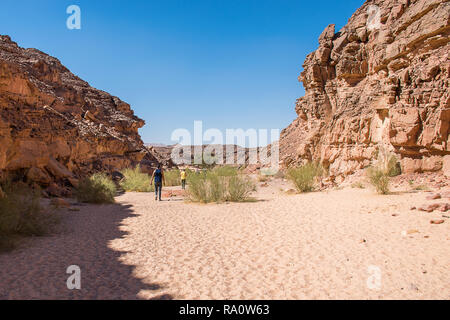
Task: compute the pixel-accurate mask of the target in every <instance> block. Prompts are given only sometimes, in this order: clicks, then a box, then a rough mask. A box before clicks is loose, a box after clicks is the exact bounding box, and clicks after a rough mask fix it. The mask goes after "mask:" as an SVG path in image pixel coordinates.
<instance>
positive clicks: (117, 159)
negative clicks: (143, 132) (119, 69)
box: [0, 36, 154, 186]
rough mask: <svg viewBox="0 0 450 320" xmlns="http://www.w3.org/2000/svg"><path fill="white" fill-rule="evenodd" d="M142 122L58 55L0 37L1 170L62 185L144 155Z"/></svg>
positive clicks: (135, 160)
mask: <svg viewBox="0 0 450 320" xmlns="http://www.w3.org/2000/svg"><path fill="white" fill-rule="evenodd" d="M143 125H144V121H143V120H141V119H139V118H138V117H136V116H135V115H134V114H133V111H132V110H131V109H130V106H129V105H128V104H127V103H125V102H123V101H121V100H120V99H119V98H117V97H114V96H111V95H109V94H108V93H106V92H103V91H100V90H97V89H94V88H92V87H91V86H90V85H89V84H88V83H87V82H85V81H83V80H81V79H80V78H78V77H76V76H75V75H73V74H72V73H71V72H70V71H69V70H68V69H67V68H65V67H64V66H63V65H62V64H61V63H60V62H59V61H58V60H57V59H55V58H53V57H50V56H48V55H46V54H44V53H42V52H40V51H38V50H36V49H23V48H20V47H19V46H18V45H17V44H16V43H15V42H13V41H11V39H10V38H9V37H8V36H0V172H3V173H5V172H16V173H19V174H21V175H23V177H24V179H26V180H27V181H29V182H35V183H38V184H39V185H44V186H46V185H50V184H52V183H55V182H56V183H58V184H59V185H64V184H65V185H68V186H69V185H70V184H72V185H74V184H76V182H77V178H79V177H82V176H83V175H85V174H88V173H91V172H95V171H100V170H109V171H111V170H119V169H122V168H124V167H127V166H129V165H132V164H133V163H134V164H136V163H139V162H140V161H141V160H142V159H143V158H144V157H145V158H146V159H147V160H149V161H151V160H154V158H153V157H152V155H151V154H150V153H149V152H148V150H147V149H145V147H144V146H143V143H142V141H141V138H140V136H139V134H138V129H139V128H141V127H142V126H143Z"/></svg>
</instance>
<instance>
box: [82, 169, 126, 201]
mask: <svg viewBox="0 0 450 320" xmlns="http://www.w3.org/2000/svg"><path fill="white" fill-rule="evenodd" d="M116 193H117V188H116V185H115V184H114V182H113V181H112V180H111V178H109V177H108V176H107V175H106V174H104V173H96V174H93V175H92V176H90V177H89V178H85V179H83V180H81V181H80V183H79V185H78V188H77V192H76V194H77V199H78V201H80V202H86V203H95V204H101V203H114V202H115V200H114V197H115V196H116Z"/></svg>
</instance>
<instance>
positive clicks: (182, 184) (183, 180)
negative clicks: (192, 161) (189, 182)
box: [180, 169, 186, 190]
mask: <svg viewBox="0 0 450 320" xmlns="http://www.w3.org/2000/svg"><path fill="white" fill-rule="evenodd" d="M180 177H181V188H182V189H183V190H186V170H185V169H183V170H181V172H180Z"/></svg>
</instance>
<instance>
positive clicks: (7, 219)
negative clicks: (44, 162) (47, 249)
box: [0, 183, 59, 251]
mask: <svg viewBox="0 0 450 320" xmlns="http://www.w3.org/2000/svg"><path fill="white" fill-rule="evenodd" d="M2 189H3V190H4V194H3V195H2V197H0V251H8V250H11V249H13V248H14V247H15V245H16V240H17V239H18V238H20V237H22V236H45V235H47V234H49V233H50V232H51V231H52V229H53V228H54V226H56V225H57V223H58V222H59V219H58V217H57V216H56V215H55V214H54V212H51V211H48V210H44V209H43V208H42V207H41V203H40V200H41V199H40V192H41V191H40V190H38V189H32V188H30V187H28V186H26V185H24V184H21V183H19V184H11V183H3V184H2Z"/></svg>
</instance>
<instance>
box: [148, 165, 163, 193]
mask: <svg viewBox="0 0 450 320" xmlns="http://www.w3.org/2000/svg"><path fill="white" fill-rule="evenodd" d="M153 181H155V200H158V196H159V201H161V193H162V186H163V184H164V182H165V179H164V171H163V169H162V168H161V165H160V164H159V165H158V168H157V169H156V170H155V171H154V172H153V175H152V178H151V180H150V185H152V184H153Z"/></svg>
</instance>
